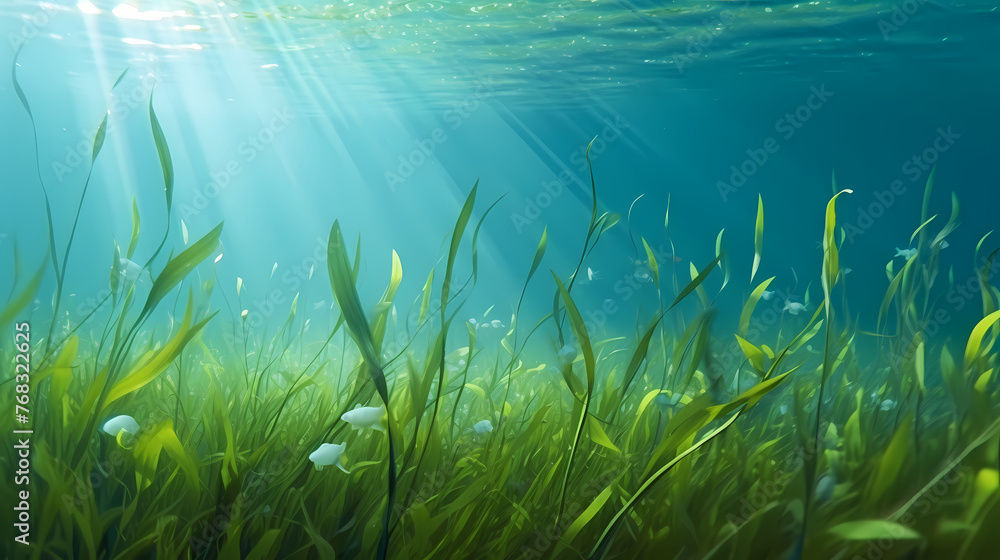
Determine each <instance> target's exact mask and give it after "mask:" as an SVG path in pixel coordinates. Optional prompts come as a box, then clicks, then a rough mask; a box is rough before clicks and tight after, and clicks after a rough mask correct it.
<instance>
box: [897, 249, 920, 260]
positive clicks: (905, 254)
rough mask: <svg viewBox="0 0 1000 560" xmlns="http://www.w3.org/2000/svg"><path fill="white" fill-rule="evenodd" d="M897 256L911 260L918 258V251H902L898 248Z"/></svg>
mask: <svg viewBox="0 0 1000 560" xmlns="http://www.w3.org/2000/svg"><path fill="white" fill-rule="evenodd" d="M895 256H896V257H903V258H904V259H906V260H910V259H912V258H913V257H915V256H917V250H916V249H900V248H899V247H896V255H895ZM893 258H895V257H893Z"/></svg>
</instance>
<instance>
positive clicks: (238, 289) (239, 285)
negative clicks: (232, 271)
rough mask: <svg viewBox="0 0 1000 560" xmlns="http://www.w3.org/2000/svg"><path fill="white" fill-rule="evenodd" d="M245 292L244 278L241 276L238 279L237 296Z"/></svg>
mask: <svg viewBox="0 0 1000 560" xmlns="http://www.w3.org/2000/svg"><path fill="white" fill-rule="evenodd" d="M242 291H243V278H242V277H240V276H237V277H236V295H240V292H242Z"/></svg>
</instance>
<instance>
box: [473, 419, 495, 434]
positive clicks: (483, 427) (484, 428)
mask: <svg viewBox="0 0 1000 560" xmlns="http://www.w3.org/2000/svg"><path fill="white" fill-rule="evenodd" d="M472 429H473V430H476V433H477V434H480V435H482V434H486V433H489V432H492V431H493V423H492V422H490V421H489V420H483V421H481V422H476V425H475V426H473V427H472Z"/></svg>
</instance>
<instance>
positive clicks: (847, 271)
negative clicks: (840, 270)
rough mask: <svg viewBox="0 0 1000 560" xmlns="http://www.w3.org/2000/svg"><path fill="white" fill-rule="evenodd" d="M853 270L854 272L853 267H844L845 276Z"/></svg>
mask: <svg viewBox="0 0 1000 560" xmlns="http://www.w3.org/2000/svg"><path fill="white" fill-rule="evenodd" d="M852 272H854V269H853V268H845V269H844V276H847V275H848V274H850V273H852Z"/></svg>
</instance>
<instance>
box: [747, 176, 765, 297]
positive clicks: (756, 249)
mask: <svg viewBox="0 0 1000 560" xmlns="http://www.w3.org/2000/svg"><path fill="white" fill-rule="evenodd" d="M763 250H764V198H763V197H761V195H759V194H758V195H757V222H756V225H755V226H754V229H753V268H752V269H751V270H750V282H753V277H754V276H756V275H757V267H759V266H760V255H761V252H763Z"/></svg>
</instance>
